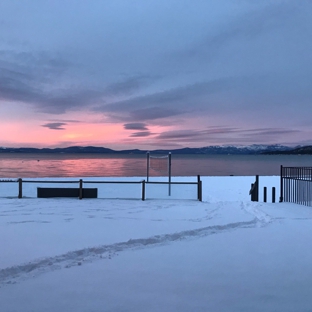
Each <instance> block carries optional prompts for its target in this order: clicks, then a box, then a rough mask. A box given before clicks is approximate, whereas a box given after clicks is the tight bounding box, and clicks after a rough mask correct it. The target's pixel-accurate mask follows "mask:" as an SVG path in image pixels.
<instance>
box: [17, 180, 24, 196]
mask: <svg viewBox="0 0 312 312" xmlns="http://www.w3.org/2000/svg"><path fill="white" fill-rule="evenodd" d="M17 182H18V198H22V197H23V180H22V179H21V178H19V179H18V180H17Z"/></svg>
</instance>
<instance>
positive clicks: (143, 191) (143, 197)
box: [142, 180, 145, 200]
mask: <svg viewBox="0 0 312 312" xmlns="http://www.w3.org/2000/svg"><path fill="white" fill-rule="evenodd" d="M142 200H145V180H143V181H142Z"/></svg>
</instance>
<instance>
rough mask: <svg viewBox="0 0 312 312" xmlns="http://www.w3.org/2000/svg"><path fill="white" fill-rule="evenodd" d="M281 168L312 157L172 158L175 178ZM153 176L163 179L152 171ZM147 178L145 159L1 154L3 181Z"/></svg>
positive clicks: (271, 171) (309, 161)
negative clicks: (57, 178) (23, 179)
mask: <svg viewBox="0 0 312 312" xmlns="http://www.w3.org/2000/svg"><path fill="white" fill-rule="evenodd" d="M280 165H284V166H311V165H312V156H311V155H304V156H298V155H292V156H289V155H282V156H280V155H274V156H270V155H172V175H173V176H196V175H198V174H199V175H205V176H228V175H256V174H259V175H279V170H280ZM150 175H151V176H160V175H164V174H162V173H159V172H155V171H153V170H151V171H150ZM108 176H109V177H121V176H125V177H127V176H128V177H131V176H140V177H145V176H146V156H145V155H96V154H74V155H68V154H0V177H3V178H18V177H22V178H23V177H28V178H31V177H108Z"/></svg>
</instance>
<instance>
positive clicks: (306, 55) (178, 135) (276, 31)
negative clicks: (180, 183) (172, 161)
mask: <svg viewBox="0 0 312 312" xmlns="http://www.w3.org/2000/svg"><path fill="white" fill-rule="evenodd" d="M0 12H1V15H0V26H1V27H0V38H1V40H0V146H3V147H51V148H54V147H67V146H74V145H79V146H90V145H92V146H103V147H107V148H112V149H115V150H121V149H136V148H138V149H159V148H166V149H169V148H170V149H174V148H182V147H204V146H210V145H251V144H282V145H299V144H300V145H309V144H312V122H311V118H310V114H309V112H310V110H311V105H312V103H311V101H312V89H311V86H310V81H312V79H311V78H312V77H311V75H312V72H311V70H310V64H311V63H312V54H311V53H310V51H311V49H312V43H311V40H310V39H311V35H312V25H311V24H312V19H311V18H310V17H311V16H310V12H312V2H310V1H288V0H263V1H258V2H257V1H249V2H248V1H232V0H208V1H197V0H195V1H177V0H167V1H143V0H135V1H133V2H132V1H127V0H120V1H110V0H109V1H94V2H83V1H82V2H78V3H77V2H76V1H72V0H69V1H66V2H64V1H60V0H55V1H53V2H45V1H39V0H26V1H23V2H18V3H17V2H15V1H9V0H4V1H1V4H0Z"/></svg>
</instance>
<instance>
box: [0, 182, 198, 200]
mask: <svg viewBox="0 0 312 312" xmlns="http://www.w3.org/2000/svg"><path fill="white" fill-rule="evenodd" d="M1 183H17V184H18V193H17V197H18V198H23V184H25V183H35V184H37V185H40V184H42V183H47V184H64V183H65V184H76V185H78V187H55V188H41V187H37V197H45V198H47V197H77V198H79V199H83V198H94V197H97V189H96V192H93V191H90V190H94V189H88V188H85V187H84V185H87V184H95V185H97V184H138V185H141V191H140V195H138V196H137V197H138V199H141V200H145V199H147V198H146V197H147V196H146V188H147V185H153V184H154V185H162V184H163V185H168V184H169V182H152V181H148V182H147V181H145V180H141V181H93V180H82V179H79V180H27V179H24V180H23V179H21V178H19V179H17V180H12V179H10V180H0V184H1ZM170 185H195V186H197V187H196V198H197V200H199V201H202V181H201V180H200V176H197V182H172V181H171V182H170ZM0 187H1V186H0ZM84 194H91V195H86V196H84ZM95 194H96V195H95ZM138 194H139V193H138ZM194 197H195V196H194ZM118 198H119V199H122V198H125V197H124V196H122V194H120V196H119V197H118Z"/></svg>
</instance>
